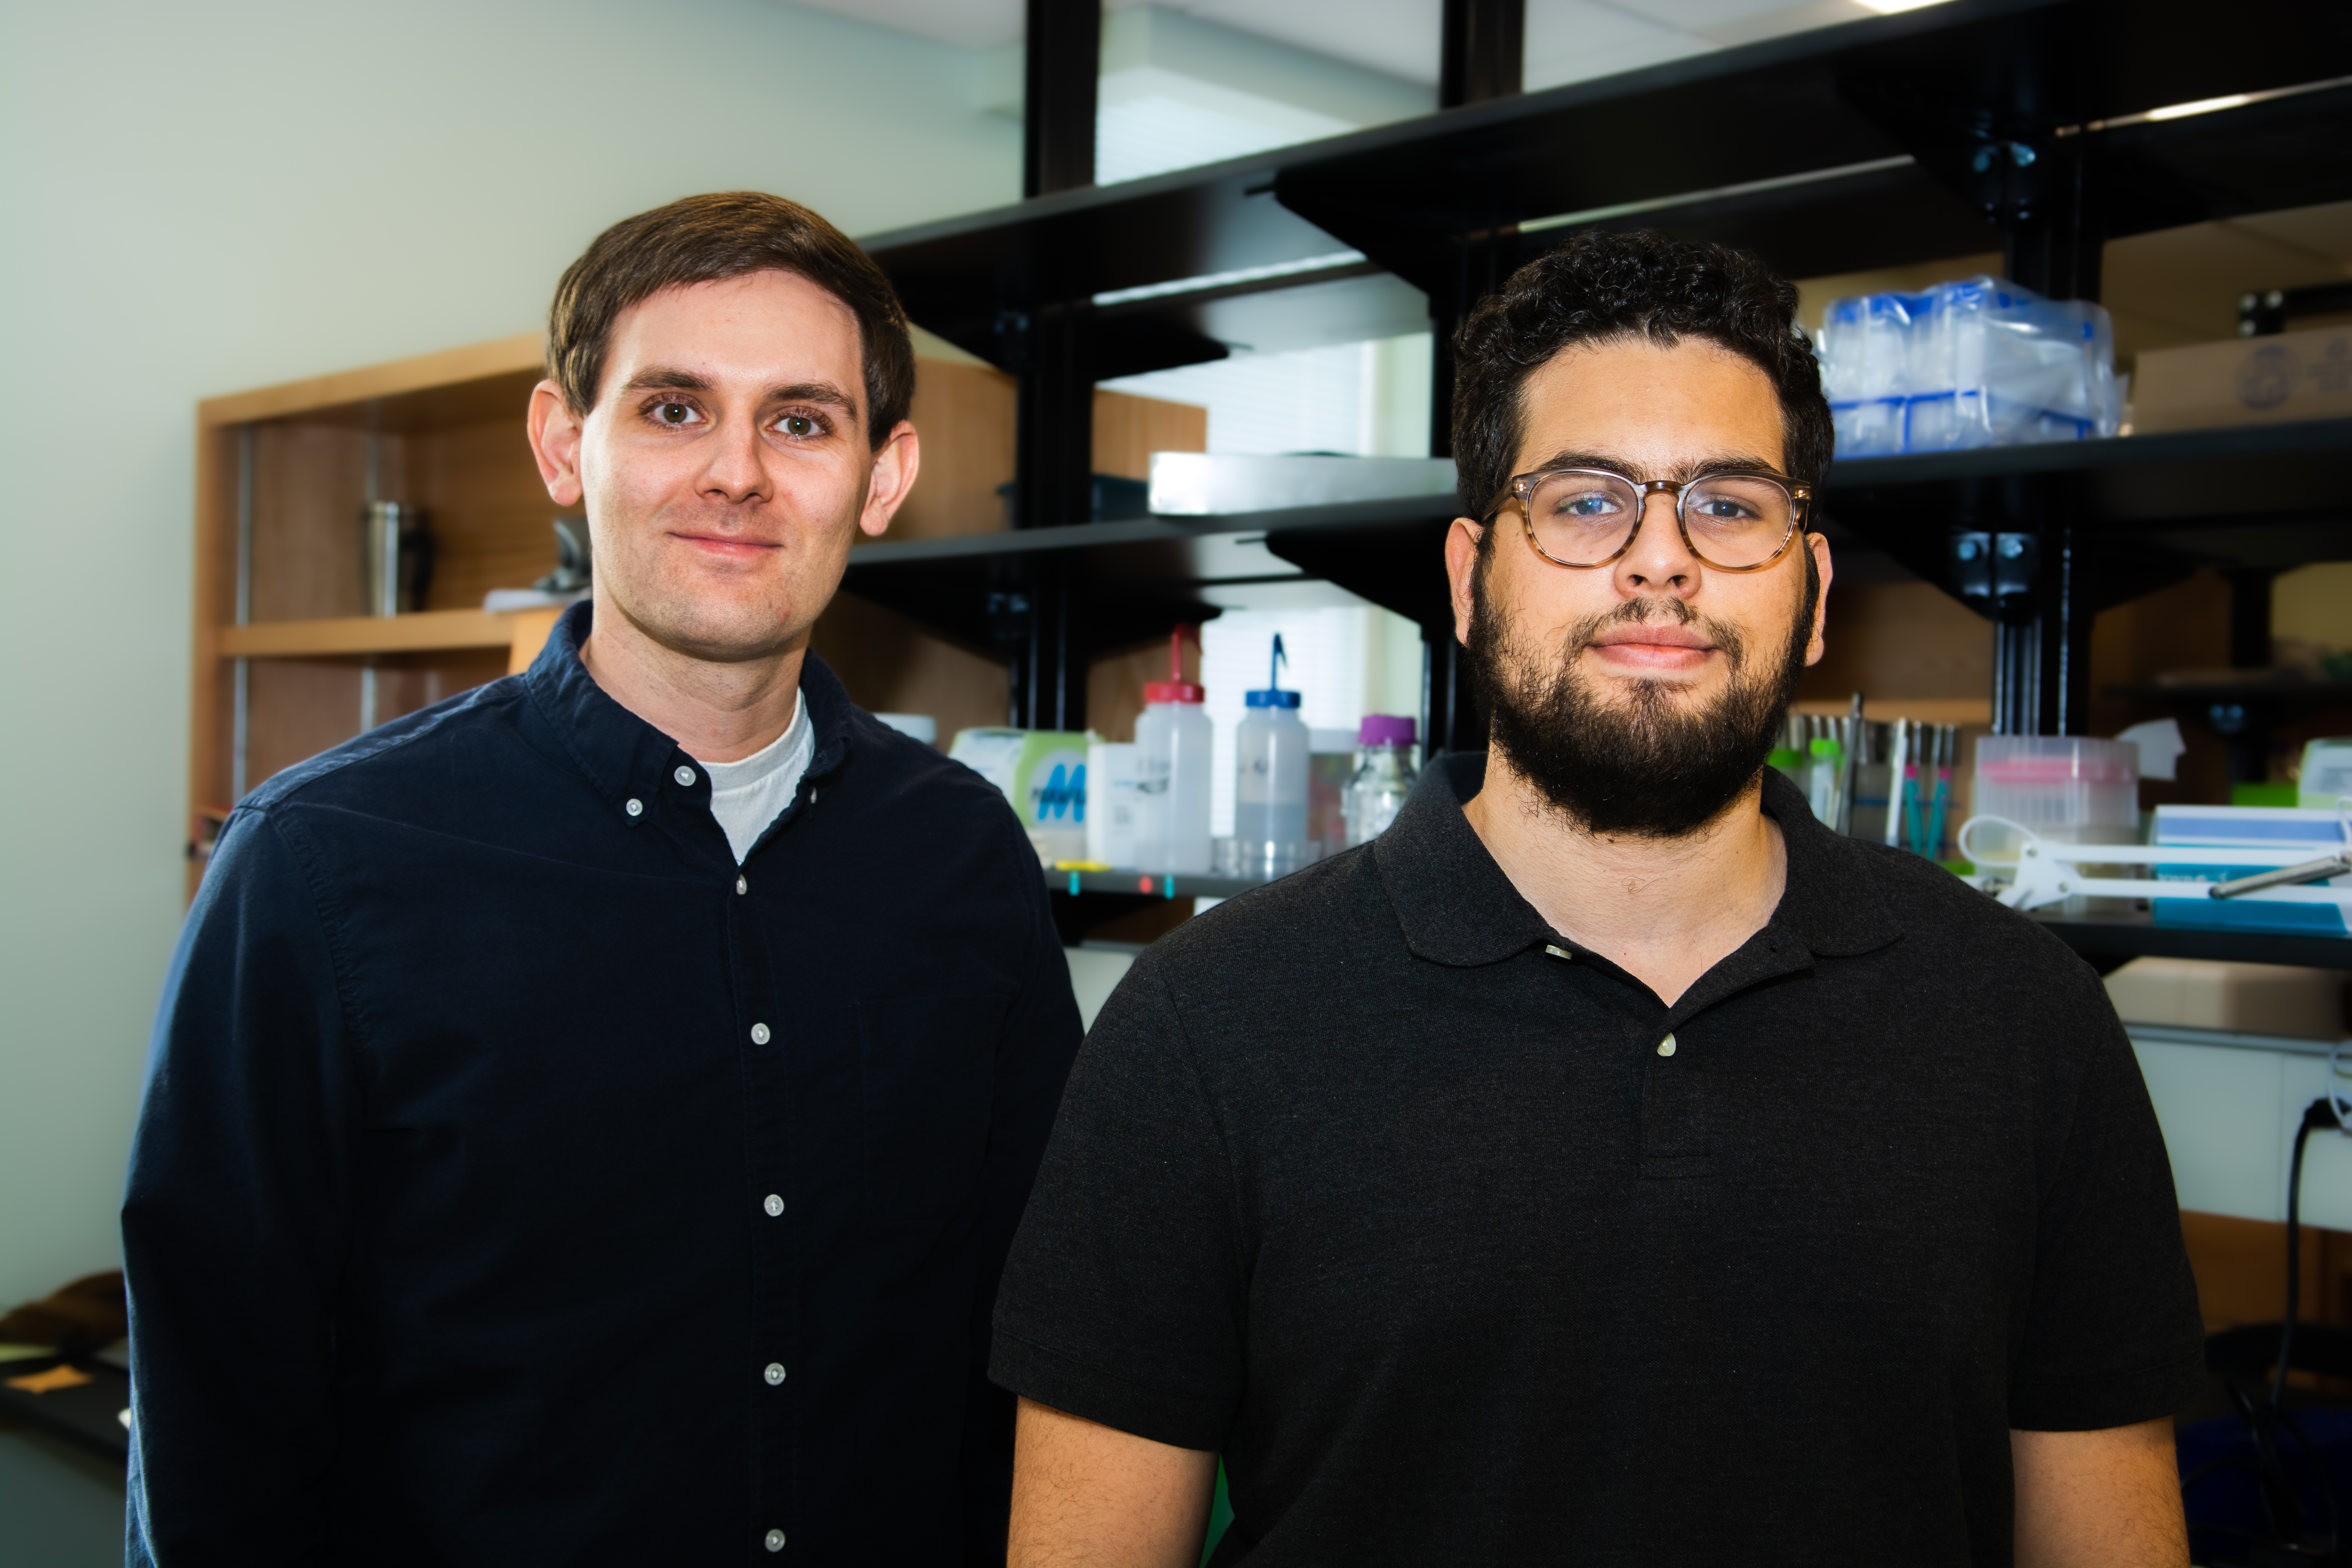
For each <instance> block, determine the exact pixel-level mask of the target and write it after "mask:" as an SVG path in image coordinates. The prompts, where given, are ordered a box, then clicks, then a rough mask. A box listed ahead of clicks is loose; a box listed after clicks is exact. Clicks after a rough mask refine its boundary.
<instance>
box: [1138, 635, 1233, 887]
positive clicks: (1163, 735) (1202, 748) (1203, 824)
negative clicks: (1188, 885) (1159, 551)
mask: <svg viewBox="0 0 2352 1568" xmlns="http://www.w3.org/2000/svg"><path fill="white" fill-rule="evenodd" d="M1183 637H1184V628H1183V627H1181V626H1179V627H1177V628H1176V630H1174V631H1173V632H1171V633H1170V634H1169V637H1168V679H1166V680H1155V681H1152V682H1150V684H1148V685H1146V686H1145V687H1144V689H1143V713H1142V716H1141V717H1140V718H1139V719H1137V720H1136V721H1135V865H1136V869H1138V870H1139V871H1159V872H1162V873H1167V872H1183V873H1188V874H1190V875H1192V876H1200V875H1202V874H1204V873H1206V872H1207V870H1208V869H1209V784H1210V778H1211V770H1210V764H1209V753H1210V749H1211V746H1212V745H1213V742H1214V739H1215V729H1214V727H1213V725H1211V724H1210V722H1209V715H1208V713H1207V712H1206V711H1205V710H1203V709H1202V706H1201V704H1202V701H1203V700H1205V699H1206V697H1207V693H1206V692H1204V691H1203V690H1202V689H1201V688H1200V687H1199V686H1197V685H1195V684H1194V683H1193V682H1192V681H1189V680H1187V679H1184V660H1183V654H1184V644H1183Z"/></svg>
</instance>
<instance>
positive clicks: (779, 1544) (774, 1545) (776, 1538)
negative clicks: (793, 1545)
mask: <svg viewBox="0 0 2352 1568" xmlns="http://www.w3.org/2000/svg"><path fill="white" fill-rule="evenodd" d="M767 1546H768V1550H769V1551H771V1552H782V1550H783V1549H784V1532H783V1531H781V1530H772V1531H768V1541H767Z"/></svg>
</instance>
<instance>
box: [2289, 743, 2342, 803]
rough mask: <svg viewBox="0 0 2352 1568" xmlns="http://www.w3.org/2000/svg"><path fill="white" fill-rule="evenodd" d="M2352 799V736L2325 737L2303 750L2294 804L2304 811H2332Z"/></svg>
mask: <svg viewBox="0 0 2352 1568" xmlns="http://www.w3.org/2000/svg"><path fill="white" fill-rule="evenodd" d="M2346 795H2352V735H2328V736H2325V737H2323V738H2321V739H2319V740H2316V741H2314V742H2310V743H2309V744H2308V745H2306V746H2305V747H2304V748H2303V773H2302V776H2301V778H2300V780H2299V782H2298V783H2297V784H2295V792H2294V803H2295V805H2299V806H2301V807H2302V808H2303V809H2304V810H2305V811H2334V810H2335V809H2336V803H2337V801H2338V800H2340V799H2342V798H2343V797H2344V796H2346Z"/></svg>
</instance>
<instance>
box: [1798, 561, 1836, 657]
mask: <svg viewBox="0 0 2352 1568" xmlns="http://www.w3.org/2000/svg"><path fill="white" fill-rule="evenodd" d="M1805 548H1806V549H1808V550H1810V551H1811V552H1813V570H1814V571H1815V572H1816V573H1817V574H1819V575H1820V577H1821V584H1822V585H1821V587H1820V589H1819V590H1818V591H1816V592H1815V593H1814V595H1813V635H1812V638H1811V641H1809V642H1807V643H1806V644H1805V662H1806V663H1807V664H1819V663H1821V662H1822V654H1824V653H1826V652H1828V651H1829V644H1828V643H1827V642H1825V641H1823V640H1822V626H1826V625H1827V624H1828V622H1829V614H1830V578H1831V577H1832V576H1833V575H1834V574H1833V573H1832V571H1831V570H1830V542H1829V541H1828V540H1827V539H1824V538H1823V537H1822V536H1821V535H1820V534H1818V533H1809V534H1807V535H1805Z"/></svg>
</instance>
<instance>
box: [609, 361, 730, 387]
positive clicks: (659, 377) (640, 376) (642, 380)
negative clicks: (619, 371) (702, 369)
mask: <svg viewBox="0 0 2352 1568" xmlns="http://www.w3.org/2000/svg"><path fill="white" fill-rule="evenodd" d="M621 390H622V391H623V392H709V390H710V378H709V376H707V375H702V374H698V373H696V372H694V371H690V370H673V369H671V368H670V367H669V366H667V365H659V364H656V365H647V366H646V368H645V369H643V370H641V371H639V372H637V374H635V375H633V376H631V377H629V379H628V380H627V381H625V382H624V383H623V384H621Z"/></svg>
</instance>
